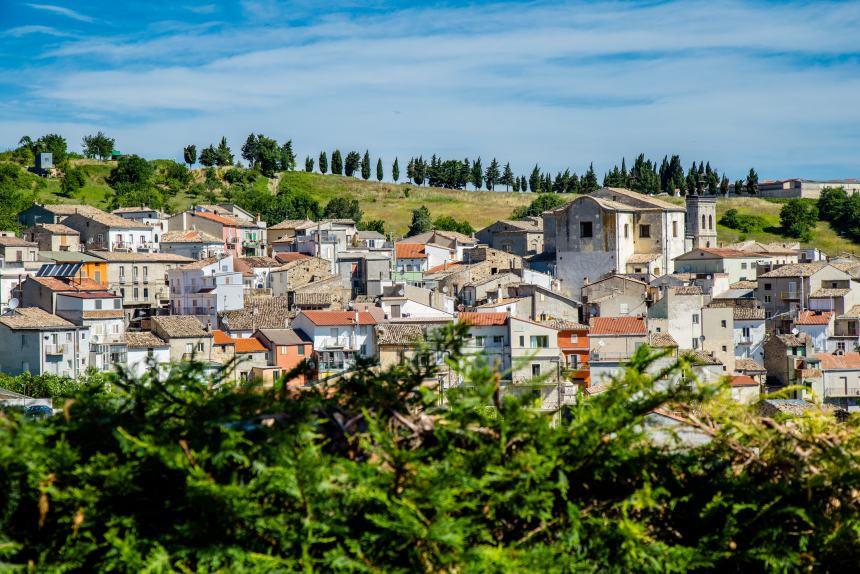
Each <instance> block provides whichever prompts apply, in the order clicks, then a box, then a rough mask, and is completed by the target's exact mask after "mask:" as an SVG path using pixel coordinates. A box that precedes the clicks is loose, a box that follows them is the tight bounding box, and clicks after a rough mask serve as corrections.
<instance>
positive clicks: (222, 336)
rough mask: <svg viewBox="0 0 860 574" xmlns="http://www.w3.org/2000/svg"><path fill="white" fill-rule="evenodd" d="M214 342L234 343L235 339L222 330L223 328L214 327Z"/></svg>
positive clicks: (222, 343) (220, 343) (215, 343)
mask: <svg viewBox="0 0 860 574" xmlns="http://www.w3.org/2000/svg"><path fill="white" fill-rule="evenodd" d="M212 344H213V345H232V344H233V339H232V338H231V337H230V335H228V334H227V333H225V332H224V331H222V330H221V329H213V330H212Z"/></svg>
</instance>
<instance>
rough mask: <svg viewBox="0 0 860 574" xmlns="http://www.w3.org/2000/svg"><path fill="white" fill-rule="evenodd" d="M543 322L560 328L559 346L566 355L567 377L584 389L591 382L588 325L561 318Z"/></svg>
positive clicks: (554, 327)
mask: <svg viewBox="0 0 860 574" xmlns="http://www.w3.org/2000/svg"><path fill="white" fill-rule="evenodd" d="M541 324H542V325H546V326H548V327H552V328H553V329H558V348H559V350H561V353H562V355H564V372H565V374H566V375H567V378H568V379H569V380H570V381H572V382H573V383H575V384H577V385H579V386H580V387H582V388H584V389H585V388H588V386H589V385H590V384H591V372H590V369H589V365H588V357H589V345H588V325H582V324H580V323H576V322H574V321H564V320H561V319H554V320H550V321H542V322H541Z"/></svg>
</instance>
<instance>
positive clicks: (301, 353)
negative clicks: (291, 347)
mask: <svg viewBox="0 0 860 574" xmlns="http://www.w3.org/2000/svg"><path fill="white" fill-rule="evenodd" d="M284 348H286V347H284ZM297 350H298V352H299V356H300V357H304V356H305V346H304V345H299V346H298V348H297Z"/></svg>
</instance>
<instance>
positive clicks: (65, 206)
mask: <svg viewBox="0 0 860 574" xmlns="http://www.w3.org/2000/svg"><path fill="white" fill-rule="evenodd" d="M36 205H38V204H36ZM40 207H42V208H43V209H45V210H46V211H50V212H51V213H53V214H54V215H74V214H75V213H93V212H95V211H101V210H100V209H98V208H96V207H93V206H92V205H83V204H80V203H54V204H44V205H41V206H40ZM102 213H104V212H102Z"/></svg>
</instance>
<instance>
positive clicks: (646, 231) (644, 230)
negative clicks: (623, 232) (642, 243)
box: [639, 225, 651, 239]
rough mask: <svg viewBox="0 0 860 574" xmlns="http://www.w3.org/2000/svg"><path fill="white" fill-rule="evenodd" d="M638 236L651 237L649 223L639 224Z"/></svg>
mask: <svg viewBox="0 0 860 574" xmlns="http://www.w3.org/2000/svg"><path fill="white" fill-rule="evenodd" d="M639 237H640V238H642V239H648V238H650V237H651V226H650V225H640V226H639Z"/></svg>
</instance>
